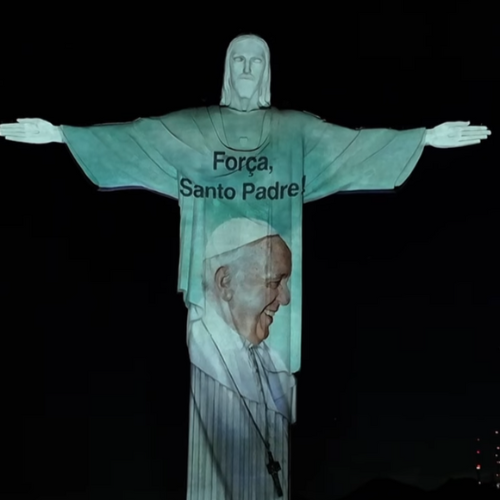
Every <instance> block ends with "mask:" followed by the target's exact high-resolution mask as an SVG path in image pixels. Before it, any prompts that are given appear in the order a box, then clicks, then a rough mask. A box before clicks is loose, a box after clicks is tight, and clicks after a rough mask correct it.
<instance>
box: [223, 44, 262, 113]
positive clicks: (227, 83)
mask: <svg viewBox="0 0 500 500" xmlns="http://www.w3.org/2000/svg"><path fill="white" fill-rule="evenodd" d="M248 39H251V40H254V41H256V42H258V43H260V45H261V46H262V49H263V50H264V72H263V74H262V79H261V81H260V86H259V89H258V92H259V99H258V102H259V107H260V108H268V107H269V106H271V51H270V50H269V46H268V45H267V43H266V41H265V40H264V39H263V38H261V37H260V36H257V35H240V36H237V37H236V38H234V39H233V40H232V41H231V43H230V44H229V47H228V48H227V51H226V62H225V64H224V81H223V84H222V96H221V100H220V105H221V106H229V104H230V103H231V93H232V87H231V68H230V60H231V54H232V52H233V48H234V45H235V43H236V42H239V41H240V40H248Z"/></svg>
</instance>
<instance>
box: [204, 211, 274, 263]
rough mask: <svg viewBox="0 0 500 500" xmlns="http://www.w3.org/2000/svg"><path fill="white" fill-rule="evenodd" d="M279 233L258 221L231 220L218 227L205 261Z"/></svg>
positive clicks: (209, 245)
mask: <svg viewBox="0 0 500 500" xmlns="http://www.w3.org/2000/svg"><path fill="white" fill-rule="evenodd" d="M278 234H279V233H278V232H277V231H276V230H275V229H273V228H272V227H271V226H270V225H269V224H267V223H265V222H263V221H260V220H257V219H245V218H242V217H240V218H235V219H229V220H228V221H226V222H223V223H222V224H221V225H220V226H218V227H217V228H216V229H215V231H214V232H213V233H212V234H211V235H210V238H208V242H207V246H206V251H205V259H210V258H212V257H215V256H217V255H220V254H222V253H225V252H229V251H231V250H236V249H237V248H240V247H242V246H245V245H249V244H250V243H253V242H254V241H257V240H260V239H262V238H265V237H267V236H275V235H278Z"/></svg>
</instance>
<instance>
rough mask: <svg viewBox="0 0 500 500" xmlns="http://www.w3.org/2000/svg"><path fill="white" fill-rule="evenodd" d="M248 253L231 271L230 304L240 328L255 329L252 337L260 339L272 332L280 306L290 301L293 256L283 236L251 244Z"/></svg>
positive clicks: (252, 338)
mask: <svg viewBox="0 0 500 500" xmlns="http://www.w3.org/2000/svg"><path fill="white" fill-rule="evenodd" d="M245 256H246V257H247V258H245V259H242V262H241V263H238V265H237V266H238V271H237V272H236V273H233V272H231V279H230V289H231V292H232V293H231V299H230V300H229V301H228V305H229V308H230V311H231V316H232V318H233V321H234V323H235V326H236V327H237V329H238V331H239V332H240V333H241V332H242V331H245V332H251V335H250V338H249V340H251V341H253V342H254V343H258V342H261V341H262V340H264V339H266V338H267V337H268V336H269V327H270V325H271V323H272V322H273V316H274V314H275V313H276V312H277V311H278V309H279V307H280V306H286V305H288V303H289V302H290V291H289V289H288V279H289V277H290V274H291V271H292V256H291V253H290V250H289V248H288V246H287V245H286V243H285V242H284V241H283V240H282V239H281V238H280V237H279V236H272V237H268V238H264V239H263V240H261V241H260V242H258V243H256V244H254V245H251V247H250V249H249V250H248V253H246V254H245ZM243 260H244V261H243Z"/></svg>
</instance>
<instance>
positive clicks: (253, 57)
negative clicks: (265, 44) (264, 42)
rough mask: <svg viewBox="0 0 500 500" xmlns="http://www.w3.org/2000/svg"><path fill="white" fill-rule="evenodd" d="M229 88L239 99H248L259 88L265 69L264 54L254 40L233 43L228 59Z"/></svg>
mask: <svg viewBox="0 0 500 500" xmlns="http://www.w3.org/2000/svg"><path fill="white" fill-rule="evenodd" d="M229 67H230V79H231V86H232V88H233V89H234V91H235V92H236V93H237V94H238V95H239V97H240V98H243V99H250V98H251V97H252V96H253V95H254V94H255V92H256V91H257V89H258V88H259V86H260V83H261V80H262V74H263V73H264V67H265V54H264V50H263V48H262V46H261V45H260V44H259V43H258V42H257V41H255V40H252V39H243V40H239V41H238V42H236V43H235V45H234V47H233V49H232V52H231V55H230V57H229Z"/></svg>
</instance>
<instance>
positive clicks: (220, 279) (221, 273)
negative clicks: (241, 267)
mask: <svg viewBox="0 0 500 500" xmlns="http://www.w3.org/2000/svg"><path fill="white" fill-rule="evenodd" d="M214 281H215V288H216V289H217V292H218V294H219V297H221V298H222V300H225V301H226V302H229V301H230V300H231V299H232V298H233V290H232V288H231V273H230V271H229V267H228V266H221V267H219V269H217V271H215V276H214Z"/></svg>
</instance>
